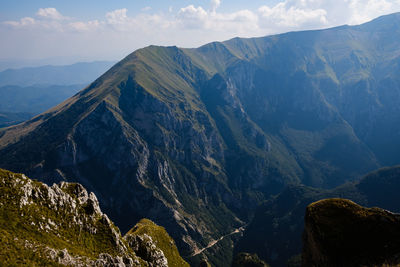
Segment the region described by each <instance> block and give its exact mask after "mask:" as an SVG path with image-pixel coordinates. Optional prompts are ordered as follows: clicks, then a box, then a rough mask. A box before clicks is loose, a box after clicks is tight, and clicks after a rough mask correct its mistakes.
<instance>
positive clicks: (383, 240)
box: [302, 199, 400, 267]
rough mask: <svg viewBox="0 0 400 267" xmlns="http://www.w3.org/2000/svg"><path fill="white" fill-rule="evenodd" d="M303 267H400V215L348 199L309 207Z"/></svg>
mask: <svg viewBox="0 0 400 267" xmlns="http://www.w3.org/2000/svg"><path fill="white" fill-rule="evenodd" d="M302 257H303V266H328V267H329V266H332V267H333V266H398V264H400V215H399V214H394V213H391V212H389V211H386V210H382V209H379V208H364V207H361V206H359V205H357V204H355V203H354V202H352V201H349V200H345V199H327V200H321V201H318V202H315V203H313V204H311V205H309V206H308V207H307V210H306V215H305V230H304V246H303V255H302Z"/></svg>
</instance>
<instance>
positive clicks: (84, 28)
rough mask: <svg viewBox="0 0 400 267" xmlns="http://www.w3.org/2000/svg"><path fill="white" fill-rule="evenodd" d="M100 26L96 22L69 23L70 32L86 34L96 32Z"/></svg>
mask: <svg viewBox="0 0 400 267" xmlns="http://www.w3.org/2000/svg"><path fill="white" fill-rule="evenodd" d="M101 25H102V24H101V23H100V22H99V21H98V20H91V21H88V22H82V21H76V22H71V23H69V26H70V28H71V29H72V30H75V31H78V32H88V31H94V30H97V29H98V28H99V27H100V26H101Z"/></svg>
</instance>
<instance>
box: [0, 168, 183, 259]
mask: <svg viewBox="0 0 400 267" xmlns="http://www.w3.org/2000/svg"><path fill="white" fill-rule="evenodd" d="M0 181H1V183H0V231H1V235H0V238H1V241H2V242H1V249H0V251H1V252H0V262H2V263H3V264H6V265H19V264H22V263H23V264H27V265H39V266H53V265H54V266H57V265H58V264H57V263H56V262H54V261H52V260H51V259H49V258H48V257H49V255H48V250H49V248H51V249H55V250H56V251H60V250H63V249H67V250H68V253H69V254H70V255H71V256H74V257H80V258H83V259H89V260H96V259H97V258H98V257H99V254H101V253H108V254H110V255H112V256H118V255H121V253H122V252H121V248H120V247H119V245H117V244H116V239H115V235H114V234H113V231H116V233H117V235H119V240H120V242H122V243H123V244H124V245H125V246H126V247H128V246H127V244H126V243H125V241H124V240H123V239H122V236H120V233H119V230H118V228H117V227H115V226H114V225H113V224H112V223H111V225H109V224H108V222H107V221H106V220H104V218H102V216H100V215H98V214H95V215H94V216H95V217H94V218H93V219H90V218H88V217H89V216H91V215H92V211H91V210H90V208H89V207H87V206H80V205H79V204H77V205H78V206H77V212H78V213H77V214H74V211H73V210H71V208H70V207H69V206H68V205H70V204H68V203H72V202H71V201H76V202H78V199H77V195H76V193H74V192H76V190H77V189H76V187H77V185H76V184H69V185H68V186H66V187H63V189H62V190H63V191H64V192H65V193H66V194H67V195H66V196H67V199H68V198H69V200H67V202H66V203H67V205H66V206H63V205H65V203H64V204H63V203H61V202H60V203H56V204H55V205H56V206H58V208H57V209H55V208H54V206H52V204H51V201H50V199H49V196H50V193H46V192H49V189H48V188H47V187H46V186H45V185H43V184H42V183H40V182H36V181H32V180H30V179H28V178H26V177H25V176H23V175H22V174H16V173H12V172H9V171H6V170H3V169H0ZM30 184H31V185H32V188H33V190H32V194H33V196H32V197H28V198H27V200H28V204H27V205H24V204H21V203H22V199H23V198H24V196H25V195H26V194H25V193H24V190H26V188H29V185H30ZM35 194H38V196H39V197H38V198H37V197H35ZM47 194H49V196H48V195H47ZM68 201H70V202H68ZM78 203H79V202H78ZM76 216H77V217H76ZM96 216H97V217H96ZM77 219H78V220H79V219H80V220H82V221H83V222H84V223H83V224H78V223H76V222H75V221H76V220H77ZM144 224H146V225H145V226H144ZM48 226H49V227H48ZM89 229H92V230H89ZM93 229H96V230H95V231H94V233H93ZM134 229H138V230H137V231H138V232H136V233H135V234H147V235H149V236H151V237H152V238H153V240H154V241H155V242H156V246H157V247H159V248H160V249H161V250H164V249H165V254H164V255H165V256H166V257H167V259H168V261H170V262H171V263H173V264H175V265H172V266H185V265H187V263H186V262H185V261H183V259H182V258H181V257H180V255H179V252H178V250H177V248H176V246H175V243H174V241H173V240H172V239H171V238H170V237H169V235H168V233H167V232H166V231H165V230H164V229H163V228H161V227H159V226H157V225H156V224H154V223H153V222H151V221H149V220H143V221H141V223H139V224H138V225H136V226H135V228H134ZM59 253H60V252H59ZM124 255H127V256H130V257H132V258H136V256H135V253H134V252H133V251H132V250H130V249H129V247H128V250H127V251H126V252H125V254H124ZM138 260H139V261H140V262H141V263H142V264H145V262H143V261H142V260H141V259H140V258H139V259H138ZM84 262H85V260H84Z"/></svg>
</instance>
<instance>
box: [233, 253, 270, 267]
mask: <svg viewBox="0 0 400 267" xmlns="http://www.w3.org/2000/svg"><path fill="white" fill-rule="evenodd" d="M232 267H269V265H268V264H267V263H265V262H264V261H262V260H260V258H258V256H257V254H250V253H245V252H241V253H239V254H237V255H236V256H235V259H234V260H233V263H232Z"/></svg>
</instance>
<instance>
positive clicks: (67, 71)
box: [0, 61, 115, 86]
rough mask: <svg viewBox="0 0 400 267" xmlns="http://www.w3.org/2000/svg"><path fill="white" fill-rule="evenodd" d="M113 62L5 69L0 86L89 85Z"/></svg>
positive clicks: (0, 77)
mask: <svg viewBox="0 0 400 267" xmlns="http://www.w3.org/2000/svg"><path fill="white" fill-rule="evenodd" d="M114 63H115V62H112V61H95V62H80V63H75V64H72V65H66V66H51V65H49V66H41V67H29V68H20V69H7V70H4V71H2V72H0V86H5V85H17V86H32V85H73V84H85V85H87V84H89V83H91V82H93V81H94V80H95V79H96V78H97V77H99V76H100V75H101V74H103V73H104V72H105V71H106V70H108V69H109V68H110V67H111V66H112V65H114Z"/></svg>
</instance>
